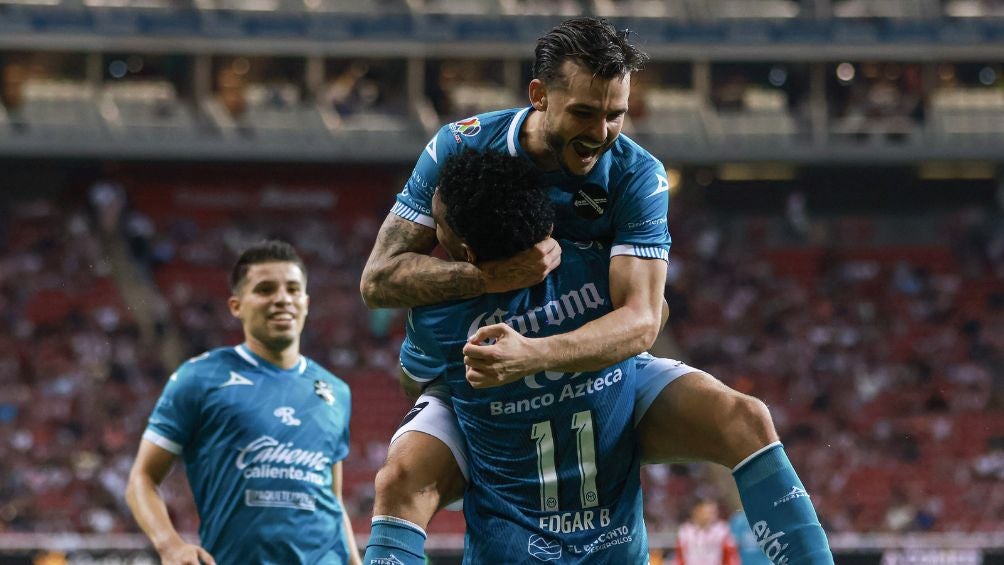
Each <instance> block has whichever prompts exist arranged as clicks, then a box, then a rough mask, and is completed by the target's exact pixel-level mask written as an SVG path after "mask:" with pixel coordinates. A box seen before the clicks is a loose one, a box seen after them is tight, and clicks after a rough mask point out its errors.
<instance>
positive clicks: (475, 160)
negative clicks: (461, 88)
mask: <svg viewBox="0 0 1004 565" xmlns="http://www.w3.org/2000/svg"><path fill="white" fill-rule="evenodd" d="M479 174H481V175H487V174H491V175H492V177H491V178H490V179H484V177H483V176H482V178H483V179H484V180H482V181H474V182H472V181H471V180H470V178H471V176H472V175H473V176H478V175H479ZM432 212H433V215H434V217H435V218H436V220H437V225H439V226H440V229H439V234H438V235H439V241H440V243H441V245H442V246H443V247H444V248H445V249H446V250H447V252H448V253H449V255H450V256H451V257H452V258H453V259H454V260H462V261H470V262H472V263H477V262H479V261H481V260H482V259H483V260H493V259H503V258H506V257H510V256H512V255H514V254H516V253H518V252H520V251H523V250H525V249H527V248H529V247H531V246H533V245H534V244H535V243H537V242H538V241H540V240H542V239H544V238H546V237H547V236H548V234H549V233H550V231H551V227H552V221H553V214H552V208H551V203H550V202H549V201H548V198H547V196H546V195H545V194H544V193H543V191H542V190H541V189H540V185H539V183H538V182H537V176H536V174H535V172H534V171H533V168H532V166H531V165H530V164H529V163H528V162H526V161H525V160H523V159H518V158H513V157H509V156H507V155H504V154H501V153H496V152H489V153H487V154H478V153H476V152H473V151H467V152H464V153H462V154H460V155H457V156H451V157H449V158H448V159H447V161H446V163H445V164H444V166H443V168H442V176H441V177H440V182H439V188H438V190H437V192H436V194H435V196H434V197H433V202H432ZM495 214H498V215H499V217H500V218H505V220H503V221H500V222H497V223H495V222H492V221H491V219H492V217H493V215H495ZM563 241H564V243H565V247H566V250H565V253H564V259H563V261H562V263H561V266H560V267H559V268H558V269H556V270H554V271H553V272H551V273H550V274H549V275H548V277H547V279H546V280H545V281H544V282H542V283H540V284H538V285H535V286H533V287H531V288H528V289H520V290H514V291H509V292H504V293H497V294H485V295H482V296H479V297H475V298H471V299H467V300H460V301H452V302H445V303H441V304H436V305H431V306H421V307H417V308H414V309H412V310H411V311H410V312H409V316H408V324H407V332H408V333H407V335H408V337H407V343H406V344H405V347H404V348H403V351H405V352H406V353H404V354H402V357H401V366H402V368H403V369H404V370H405V372H406V373H407V374H408V376H409V377H410V378H412V379H414V380H417V381H420V382H423V381H428V380H431V379H435V378H437V377H440V376H442V377H443V379H444V380H445V382H446V384H447V385H448V387H449V390H450V394H451V396H452V405H453V407H454V408H455V409H456V414H457V418H458V420H459V423H460V429H461V431H462V433H463V435H464V436H465V437H466V438H467V442H466V443H467V450H468V452H469V454H470V458H469V460H470V467H469V469H467V472H468V477H467V478H468V484H469V487H468V489H467V492H466V493H465V496H464V513H465V517H466V518H467V524H468V528H467V540H466V543H465V552H464V562H465V563H476V564H480V563H511V562H514V561H520V560H521V559H520V557H519V556H520V555H521V554H522V552H523V551H524V548H525V551H526V552H527V553H528V554H529V556H531V557H535V558H538V559H542V560H556V562H558V563H578V562H588V563H611V564H618V565H619V564H621V563H641V562H644V560H645V559H646V558H647V555H648V544H647V535H646V532H645V523H644V520H643V517H642V504H641V503H642V500H641V485H640V476H639V469H640V464H641V461H640V450H639V448H638V441H637V437H636V436H635V431H634V390H633V388H632V387H631V384H630V383H631V382H632V380H633V379H634V378H635V370H636V363H635V360H634V359H633V358H629V359H627V360H625V361H621V362H619V363H615V364H613V365H611V366H609V367H606V368H604V369H603V370H601V371H590V372H580V373H551V374H545V373H541V374H538V375H531V376H528V377H526V378H525V379H523V380H522V381H519V382H514V383H512V384H509V385H507V386H501V387H495V388H491V389H486V390H476V389H474V388H473V387H471V385H470V384H469V383H468V382H467V379H466V378H465V375H464V373H465V369H464V356H463V346H464V344H465V343H466V342H467V340H468V338H469V337H470V336H471V335H472V334H473V333H475V331H476V330H477V329H478V328H479V327H481V326H484V325H486V324H491V323H495V321H496V320H497V321H504V322H506V323H509V324H512V325H513V326H514V327H517V328H519V330H520V331H523V332H525V333H527V334H529V335H541V336H544V335H551V334H554V333H556V332H559V331H567V330H568V329H571V328H576V327H579V326H582V325H583V324H586V323H588V322H589V321H591V320H594V319H596V318H599V317H600V316H603V315H604V314H607V313H608V312H610V310H611V308H612V305H611V301H610V291H609V289H608V283H607V270H608V268H609V263H610V260H609V256H608V255H609V250H608V249H607V248H606V247H605V246H603V245H602V244H599V243H594V242H589V243H585V244H582V243H572V242H568V241H567V240H563ZM526 558H527V556H523V558H522V559H526Z"/></svg>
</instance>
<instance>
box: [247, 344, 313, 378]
mask: <svg viewBox="0 0 1004 565" xmlns="http://www.w3.org/2000/svg"><path fill="white" fill-rule="evenodd" d="M234 351H235V352H236V353H237V355H240V356H241V359H244V360H245V361H247V362H248V363H249V364H251V365H253V366H255V367H261V366H265V367H268V368H270V369H272V370H274V371H278V372H280V373H295V374H297V375H302V374H303V373H304V371H306V370H307V358H306V357H304V356H303V355H300V360H299V361H297V362H296V365H293V367H291V368H289V369H283V368H281V367H278V366H276V365H275V364H273V363H272V362H270V361H267V360H265V359H264V358H263V357H261V356H259V355H257V354H256V353H255V352H254V351H251V348H250V347H248V346H247V344H246V343H242V344H240V345H237V346H235V347H234Z"/></svg>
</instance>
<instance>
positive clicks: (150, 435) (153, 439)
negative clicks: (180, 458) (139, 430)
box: [143, 428, 183, 455]
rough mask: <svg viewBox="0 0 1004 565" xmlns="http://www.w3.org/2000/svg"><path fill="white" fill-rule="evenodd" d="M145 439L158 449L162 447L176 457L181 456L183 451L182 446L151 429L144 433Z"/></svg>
mask: <svg viewBox="0 0 1004 565" xmlns="http://www.w3.org/2000/svg"><path fill="white" fill-rule="evenodd" d="M143 439H145V440H147V441H149V442H150V443H153V444H155V445H156V446H157V447H162V448H164V449H166V450H167V451H170V452H171V453H173V454H175V455H181V451H182V450H183V448H182V446H181V444H179V443H175V442H173V441H171V440H169V439H167V438H166V437H164V436H162V435H160V434H158V433H157V432H155V431H153V430H151V429H149V428H147V430H146V431H145V432H143Z"/></svg>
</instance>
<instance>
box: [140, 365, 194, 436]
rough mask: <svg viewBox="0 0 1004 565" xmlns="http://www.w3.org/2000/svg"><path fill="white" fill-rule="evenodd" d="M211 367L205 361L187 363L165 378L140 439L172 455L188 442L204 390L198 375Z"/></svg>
mask: <svg viewBox="0 0 1004 565" xmlns="http://www.w3.org/2000/svg"><path fill="white" fill-rule="evenodd" d="M210 366H211V363H210V362H209V361H206V360H205V359H201V360H199V358H195V360H189V361H187V362H186V363H184V364H183V365H182V366H181V367H179V368H178V370H177V371H175V372H174V374H173V375H171V377H170V378H168V379H167V384H166V385H164V391H163V392H162V393H161V395H160V399H159V400H158V401H157V404H156V406H154V409H153V413H152V414H150V419H149V421H148V422H147V427H146V431H145V432H143V439H146V440H148V441H151V442H153V443H155V444H157V445H158V446H159V447H161V448H163V449H166V450H167V451H170V452H171V453H173V454H175V455H181V452H182V451H183V450H184V448H185V446H186V445H188V443H189V442H190V441H191V439H192V436H193V435H194V434H195V430H196V427H197V426H198V423H199V419H200V413H201V411H202V399H203V396H204V394H203V390H202V386H201V385H200V382H199V381H200V379H199V378H198V373H199V372H200V370H206V369H208V368H209V367H210Z"/></svg>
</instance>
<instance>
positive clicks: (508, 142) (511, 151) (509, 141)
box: [505, 106, 530, 157]
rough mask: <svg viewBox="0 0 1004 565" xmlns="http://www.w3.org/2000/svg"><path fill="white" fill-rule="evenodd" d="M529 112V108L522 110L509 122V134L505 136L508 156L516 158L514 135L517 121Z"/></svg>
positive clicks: (517, 126) (517, 124) (517, 125)
mask: <svg viewBox="0 0 1004 565" xmlns="http://www.w3.org/2000/svg"><path fill="white" fill-rule="evenodd" d="M529 111H530V108H529V106H528V107H526V108H523V109H522V110H520V111H519V112H516V115H515V116H513V118H512V121H511V122H509V133H508V134H507V135H506V138H505V141H506V146H507V147H508V148H509V155H511V156H513V157H515V156H516V133H517V130H519V121H520V120H522V119H523V114H526V113H527V112H529Z"/></svg>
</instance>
